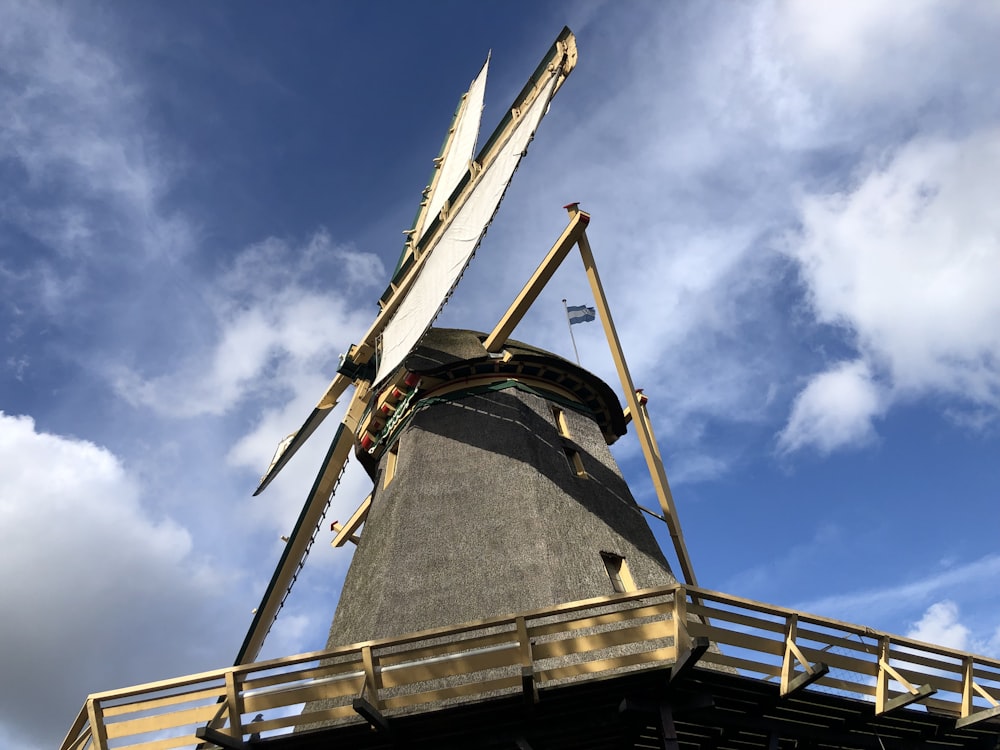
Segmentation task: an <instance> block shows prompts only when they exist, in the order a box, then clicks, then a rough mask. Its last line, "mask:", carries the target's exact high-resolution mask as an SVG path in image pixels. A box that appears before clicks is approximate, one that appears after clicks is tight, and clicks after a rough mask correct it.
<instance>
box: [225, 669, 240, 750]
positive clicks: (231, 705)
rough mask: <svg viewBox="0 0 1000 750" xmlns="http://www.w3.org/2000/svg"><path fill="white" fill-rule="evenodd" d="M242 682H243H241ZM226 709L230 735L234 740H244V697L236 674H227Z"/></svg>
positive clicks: (230, 672)
mask: <svg viewBox="0 0 1000 750" xmlns="http://www.w3.org/2000/svg"><path fill="white" fill-rule="evenodd" d="M241 681H242V680H241ZM226 708H227V710H228V712H229V733H230V734H231V735H232V736H233V739H237V740H242V739H243V695H242V693H241V691H240V685H239V682H237V678H236V673H235V672H234V671H232V670H230V671H229V672H226Z"/></svg>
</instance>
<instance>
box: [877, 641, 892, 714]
mask: <svg viewBox="0 0 1000 750" xmlns="http://www.w3.org/2000/svg"><path fill="white" fill-rule="evenodd" d="M888 666H889V638H888V637H887V636H882V637H881V638H879V641H878V673H877V676H876V678H875V715H876V716H878V715H879V714H883V713H885V706H886V703H887V702H888V700H889V670H888V669H887V667H888Z"/></svg>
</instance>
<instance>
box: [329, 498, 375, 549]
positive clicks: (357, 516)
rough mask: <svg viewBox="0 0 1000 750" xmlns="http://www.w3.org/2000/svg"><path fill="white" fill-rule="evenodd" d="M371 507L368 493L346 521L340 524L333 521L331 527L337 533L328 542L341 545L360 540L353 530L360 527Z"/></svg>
mask: <svg viewBox="0 0 1000 750" xmlns="http://www.w3.org/2000/svg"><path fill="white" fill-rule="evenodd" d="M371 507H372V496H371V495H369V496H368V497H366V498H365V499H364V500H363V501H362V502H361V505H359V506H358V508H357V510H355V511H354V512H353V513H352V514H351V517H350V518H348V519H347V523H345V524H343V525H341V524H339V523H338V522H337V521H334V522H333V528H334V531H336V532H337V535H336V536H335V537H334V538H333V541H332V542H330V545H331V546H333V547H343V546H344V545H345V544H347V542H349V541H350V542H354V543H355V544H357V543H358V542H359V541H361V539H360V538H359V537H358V536H357V535H356V534H355V533H354V532H356V531H357V530H358V527H360V526H361V524H363V523H364V522H365V519H366V518H368V510H369V509H370V508H371ZM338 526H340V528H339V529H338V528H337V527H338Z"/></svg>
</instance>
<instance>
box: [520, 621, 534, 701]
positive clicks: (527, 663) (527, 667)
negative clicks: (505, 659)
mask: <svg viewBox="0 0 1000 750" xmlns="http://www.w3.org/2000/svg"><path fill="white" fill-rule="evenodd" d="M514 622H515V625H516V626H517V641H518V649H519V655H520V659H521V690H522V691H523V692H524V698H525V700H526V701H527V702H528V703H529V704H531V705H534V704H535V703H538V683H537V682H536V681H535V662H534V658H533V656H532V654H531V638H530V637H529V635H528V625H527V623H526V622H525V620H524V618H523V617H518V618H517V619H516V620H515V621H514Z"/></svg>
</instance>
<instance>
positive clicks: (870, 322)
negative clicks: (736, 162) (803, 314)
mask: <svg viewBox="0 0 1000 750" xmlns="http://www.w3.org/2000/svg"><path fill="white" fill-rule="evenodd" d="M998 170H1000V131H997V130H990V131H984V132H981V133H977V134H976V135H974V136H970V137H969V138H967V139H965V140H962V141H946V140H941V139H917V140H914V141H912V142H910V143H909V144H907V145H906V146H905V147H903V148H901V149H900V150H899V151H898V153H896V154H894V155H893V157H892V158H891V159H890V160H889V161H888V163H886V164H885V165H884V166H882V167H881V168H876V169H874V170H873V171H872V172H871V173H870V174H868V175H867V176H865V177H864V179H863V180H861V182H860V184H859V185H858V186H857V187H856V188H855V189H854V190H852V191H851V192H850V193H846V194H836V195H827V196H809V197H806V198H805V199H804V200H803V203H802V215H803V228H802V232H801V235H800V237H799V241H797V242H793V243H792V244H791V245H790V246H789V250H788V252H789V253H790V255H791V256H792V257H793V258H795V259H796V260H797V261H798V262H799V264H800V268H801V274H802V279H803V281H804V283H805V284H806V286H807V289H808V295H809V302H810V306H811V309H812V311H813V312H814V314H815V316H816V318H817V320H818V321H819V322H821V323H826V324H830V325H833V326H837V327H839V328H841V329H842V330H844V331H845V332H847V334H848V336H849V338H850V340H851V341H852V343H854V345H855V346H856V347H857V348H858V350H859V353H860V355H861V359H860V360H859V361H858V362H857V363H854V364H853V365H851V366H850V367H846V368H845V367H844V366H839V367H838V368H837V369H836V370H835V372H837V373H839V377H838V378H837V379H836V380H833V381H831V380H830V379H829V377H830V373H825V374H823V375H820V376H818V377H817V378H816V379H814V380H813V381H812V382H811V383H810V384H809V386H807V388H806V390H805V391H803V392H802V394H800V396H799V399H798V400H797V401H796V405H795V408H794V410H793V413H792V416H791V418H790V420H789V424H788V426H787V427H786V428H785V431H784V432H783V433H782V441H781V442H782V446H783V448H785V449H786V450H792V449H795V448H798V447H801V446H803V445H806V444H816V445H819V446H820V447H821V448H823V449H824V450H831V449H833V448H836V447H838V445H839V444H844V443H850V442H854V441H856V440H857V439H858V438H865V437H870V417H871V416H873V415H875V414H877V413H879V411H880V409H881V408H884V406H885V404H886V403H887V402H888V401H895V400H906V399H913V398H917V397H922V396H927V395H932V394H944V395H947V396H950V397H952V398H954V399H956V400H957V401H959V402H964V403H965V404H967V405H971V406H973V407H978V410H979V411H980V412H982V410H983V409H986V410H987V411H988V412H991V413H996V410H997V409H1000V297H998V296H997V294H996V289H997V288H1000V209H998V208H997V204H996V202H995V201H994V200H993V199H992V193H993V190H992V185H993V182H994V176H995V175H996V174H997V171H998ZM876 372H878V373H884V380H885V387H886V389H887V393H886V394H884V395H883V396H882V397H881V398H880V397H879V395H878V390H877V389H876V388H875V387H874V386H873V385H872V381H873V379H874V375H873V373H876ZM882 379H883V378H880V380H882ZM834 383H839V384H840V385H841V386H842V387H843V388H844V389H845V391H851V393H847V392H845V393H844V394H842V395H844V396H845V397H847V398H849V400H848V401H847V402H846V408H847V412H846V415H845V413H844V411H843V409H844V405H843V404H842V403H841V402H839V401H838V400H837V399H836V398H819V397H818V396H819V395H820V394H818V393H817V389H819V388H820V385H824V386H826V387H827V388H829V387H830V386H831V385H833V384H834ZM852 394H853V397H854V398H853V399H850V396H851V395H852ZM829 395H836V394H833V393H831V394H829ZM880 401H881V406H880ZM803 411H805V414H803V413H802V412H803ZM866 412H867V413H866ZM852 415H853V418H852ZM981 416H982V415H981ZM804 417H807V418H808V419H807V420H806V429H805V430H803V424H802V420H803V418H804ZM845 422H846V424H845ZM824 423H825V424H827V425H832V426H833V427H834V428H835V429H834V431H833V433H832V434H830V435H824V434H822V433H821V432H820V431H819V430H809V429H808V425H809V424H815V425H820V424H824ZM838 425H839V426H840V429H839V430H838V429H836V427H837V426H838ZM803 434H804V435H805V437H804V438H800V437H799V436H800V435H803Z"/></svg>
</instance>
